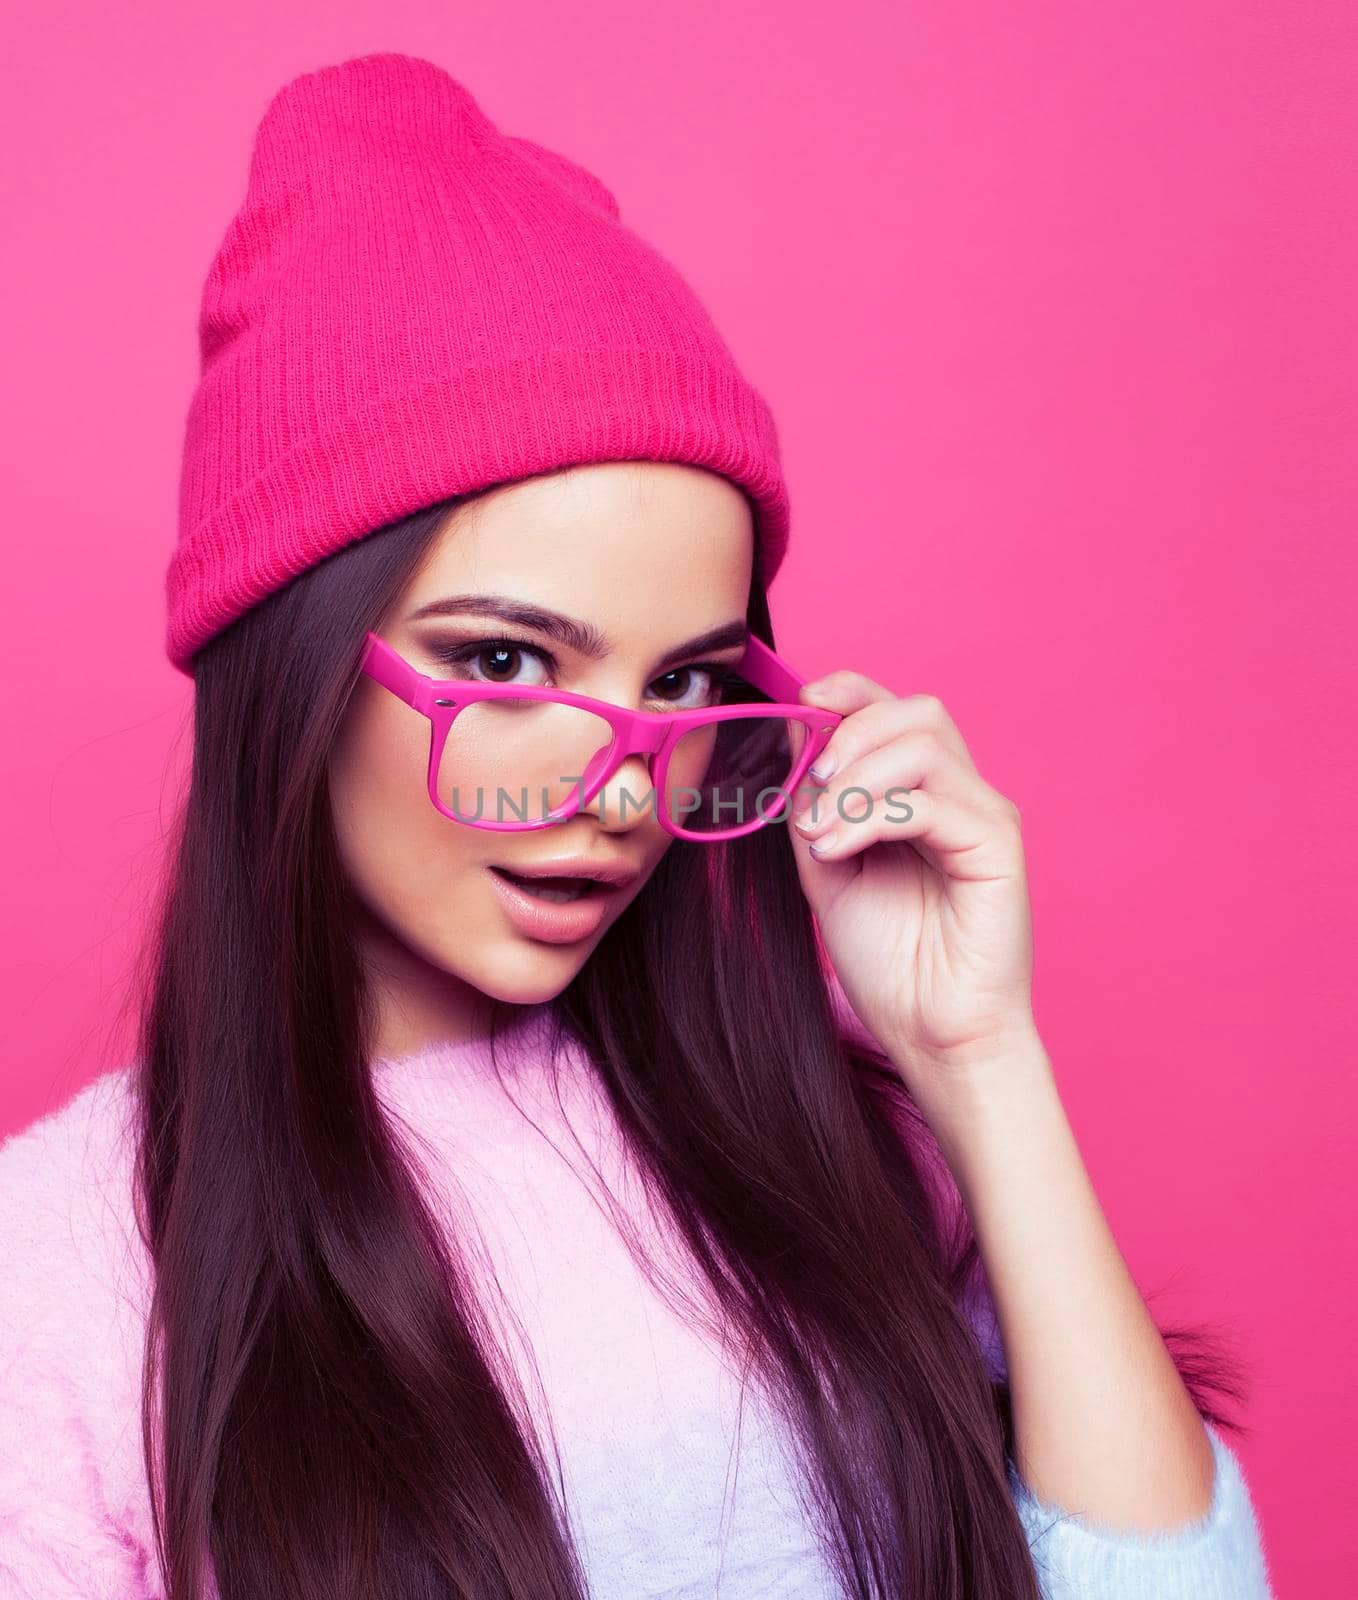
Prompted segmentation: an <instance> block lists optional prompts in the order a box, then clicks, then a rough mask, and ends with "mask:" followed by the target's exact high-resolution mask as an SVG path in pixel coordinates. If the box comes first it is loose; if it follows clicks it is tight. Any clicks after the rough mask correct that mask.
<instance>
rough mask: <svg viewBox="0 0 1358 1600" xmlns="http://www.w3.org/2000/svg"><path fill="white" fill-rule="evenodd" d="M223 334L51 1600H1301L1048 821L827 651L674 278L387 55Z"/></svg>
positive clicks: (27, 1570) (236, 244)
mask: <svg viewBox="0 0 1358 1600" xmlns="http://www.w3.org/2000/svg"><path fill="white" fill-rule="evenodd" d="M200 334H201V343H202V352H203V371H202V376H201V380H200V384H199V388H198V391H197V393H196V394H195V397H194V402H193V406H192V407H191V410H190V413H189V423H188V439H187V442H186V448H185V461H184V480H183V496H182V501H181V533H180V544H179V547H178V549H177V550H176V552H175V556H174V560H173V562H172V564H171V568H170V572H169V581H168V595H169V603H170V622H169V633H168V638H167V648H168V653H169V655H170V658H171V660H172V661H173V662H174V663H175V665H176V666H178V667H179V668H181V669H182V670H184V671H186V672H189V673H191V675H192V677H193V681H194V710H195V740H194V758H193V770H192V781H191V786H190V789H189V793H188V796H187V800H186V803H185V806H184V809H183V813H182V822H181V826H180V828H179V830H178V832H177V836H176V839H175V841H174V848H173V851H172V854H171V857H170V870H169V872H168V875H167V881H166V886H165V894H164V903H163V913H162V915H161V917H160V919H159V921H158V925H157V927H156V929H155V933H154V939H153V940H152V942H151V943H150V945H149V946H148V960H147V964H146V970H145V972H144V974H143V975H142V978H143V980H144V1005H143V1007H142V1022H141V1031H140V1048H139V1050H138V1052H137V1058H136V1060H135V1061H134V1062H133V1063H131V1064H130V1065H128V1066H127V1067H126V1068H123V1069H121V1070H117V1071H111V1072H109V1073H107V1074H105V1076H103V1077H102V1078H100V1079H98V1080H97V1081H96V1082H95V1083H94V1084H92V1085H90V1086H89V1087H88V1088H87V1089H85V1090H84V1091H82V1092H81V1093H80V1094H79V1095H77V1096H76V1097H75V1099H74V1100H73V1101H72V1102H71V1103H70V1104H69V1105H68V1106H66V1107H65V1108H63V1109H62V1110H60V1111H58V1112H55V1113H53V1114H52V1115H50V1116H48V1117H47V1118H45V1119H43V1120H42V1121H41V1122H39V1123H37V1124H35V1125H34V1127H32V1128H31V1129H29V1130H28V1131H26V1132H25V1133H23V1134H21V1135H19V1136H18V1137H16V1138H14V1139H12V1140H11V1141H10V1142H9V1143H8V1144H7V1145H6V1146H5V1148H4V1150H3V1152H0V1184H2V1185H3V1197H4V1205H3V1218H2V1219H0V1226H3V1229H4V1235H5V1237H4V1241H3V1242H4V1259H5V1262H6V1268H7V1277H8V1282H7V1293H6V1296H5V1300H4V1308H3V1311H0V1371H3V1372H4V1374H5V1407H4V1411H3V1414H2V1415H0V1593H3V1594H4V1595H5V1596H42V1597H43V1600H63V1597H70V1600H74V1597H76V1596H80V1597H83V1600H113V1597H115V1596H116V1597H118V1600H129V1597H132V1596H137V1597H149V1596H156V1597H168V1600H200V1597H207V1596H211V1595H220V1596H221V1597H223V1600H237V1597H239V1600H246V1597H248V1600H265V1597H268V1600H284V1597H287V1600H313V1597H314V1600H322V1597H325V1600H333V1597H336V1596H354V1597H358V1596H363V1597H368V1596H379V1595H381V1596H391V1597H396V1596H400V1597H407V1596H409V1597H415V1596H421V1597H425V1596H428V1597H433V1596H459V1597H462V1596H466V1597H469V1600H473V1597H474V1600H489V1597H496V1600H499V1597H504V1600H510V1597H513V1600H545V1597H553V1600H556V1597H561V1600H566V1597H577V1596H583V1595H585V1594H592V1595H593V1596H595V1597H596V1600H604V1597H609V1600H624V1597H626V1600H639V1597H643V1596H648V1595H654V1596H660V1595H664V1596H666V1597H678V1596H685V1597H693V1600H697V1597H698V1596H703V1597H707V1596H714V1595H722V1596H731V1597H733V1600H743V1597H753V1596H756V1595H759V1596H772V1595H779V1596H787V1597H792V1596H797V1597H812V1596H815V1597H830V1596H854V1597H861V1600H869V1597H878V1596H880V1597H885V1596H892V1597H896V1596H902V1595H910V1596H918V1597H920V1600H935V1597H937V1600H942V1597H956V1600H961V1597H967V1600H973V1597H974V1600H981V1597H985V1600H1014V1597H1027V1600H1035V1597H1037V1596H1039V1595H1045V1596H1049V1597H1057V1596H1071V1597H1073V1596H1077V1595H1078V1596H1081V1597H1086V1600H1128V1597H1133V1596H1138V1597H1139V1596H1151V1595H1154V1596H1157V1597H1160V1600H1165V1597H1188V1596H1192V1597H1194V1600H1211V1597H1214V1596H1215V1597H1225V1596H1231V1597H1232V1600H1259V1597H1266V1596H1267V1595H1268V1594H1269V1592H1270V1591H1269V1584H1268V1578H1267V1574H1266V1570H1265V1562H1264V1556H1263V1551H1262V1546H1261V1541H1260V1535H1259V1529H1258V1525H1257V1521H1256V1518H1255V1515H1254V1510H1253V1506H1252V1504H1251V1501H1250V1496H1249V1493H1248V1489H1247V1486H1246V1484H1245V1481H1244V1478H1243V1475H1242V1472H1241V1468H1240V1463H1239V1461H1238V1459H1237V1458H1236V1456H1235V1454H1234V1453H1233V1451H1232V1450H1231V1449H1230V1447H1229V1446H1228V1445H1227V1443H1226V1442H1225V1438H1224V1431H1223V1430H1224V1429H1225V1428H1226V1427H1228V1426H1230V1425H1231V1424H1228V1422H1227V1419H1226V1417H1225V1416H1224V1415H1223V1414H1222V1413H1221V1412H1220V1411H1219V1410H1218V1409H1217V1408H1216V1407H1215V1405H1214V1404H1213V1401H1212V1398H1211V1396H1212V1394H1213V1393H1216V1394H1225V1395H1227V1396H1232V1395H1234V1396H1235V1398H1237V1399H1238V1398H1239V1394H1238V1390H1237V1389H1236V1388H1233V1386H1232V1383H1231V1381H1230V1379H1229V1376H1228V1374H1227V1372H1226V1370H1225V1368H1224V1367H1222V1366H1221V1365H1220V1364H1216V1365H1214V1364H1213V1362H1212V1361H1211V1359H1210V1358H1209V1357H1208V1356H1206V1355H1205V1354H1204V1353H1203V1350H1202V1349H1201V1348H1198V1349H1194V1347H1193V1346H1192V1345H1191V1342H1190V1341H1188V1340H1187V1339H1186V1337H1185V1336H1184V1335H1183V1334H1182V1333H1179V1334H1176V1335H1172V1336H1170V1342H1171V1343H1174V1344H1175V1345H1177V1346H1178V1347H1179V1353H1178V1354H1176V1355H1174V1356H1171V1354H1170V1350H1169V1347H1168V1344H1167V1339H1166V1336H1165V1335H1163V1334H1162V1332H1161V1331H1160V1330H1159V1329H1158V1328H1157V1327H1156V1326H1155V1324H1154V1323H1153V1321H1152V1320H1151V1318H1150V1316H1149V1313H1148V1312H1147V1309H1146V1307H1145V1305H1144V1304H1143V1302H1142V1300H1141V1298H1140V1296H1139V1294H1138V1292H1137V1290H1136V1288H1135V1286H1134V1284H1133V1282H1132V1281H1131V1278H1130V1276H1129V1274H1128V1272H1127V1270H1126V1268H1125V1266H1124V1264H1123V1262H1122V1259H1121V1256H1120V1255H1119V1252H1118V1249H1117V1247H1116V1244H1115V1242H1114V1240H1113V1239H1112V1237H1111V1236H1110V1233H1109V1230H1108V1227H1107V1224H1106V1223H1105V1221H1104V1219H1103V1216H1102V1214H1101V1212H1100V1209H1099V1206H1098V1202H1097V1200H1096V1198H1095V1196H1094V1193H1093V1191H1092V1189H1091V1186H1090V1183H1089V1180H1088V1177H1087V1175H1086V1173H1085V1170H1084V1167H1083V1165H1082V1162H1081V1159H1080V1155H1079V1152H1078V1150H1077V1147H1076V1144H1075V1141H1074V1139H1073V1137H1072V1135H1071V1131H1070V1127H1069V1124H1068V1122H1067V1121H1066V1118H1065V1115H1064V1112H1063V1109H1062V1105H1061V1101H1060V1098H1059V1095H1058V1092H1057V1088H1056V1085H1055V1082H1054V1077H1053V1072H1052V1066H1051V1062H1050V1060H1049V1058H1048V1056H1047V1054H1046V1051H1045V1049H1044V1047H1043V1043H1042V1040H1041V1038H1040V1036H1039V1033H1038V1030H1037V1028H1036V1026H1035V1023H1034V1019H1033V1013H1032V1008H1031V996H1030V971H1031V948H1030V923H1029V908H1028V897H1027V892H1026V886H1025V876H1024V857H1023V846H1022V839H1021V834H1020V829H1019V815H1018V810H1017V808H1016V807H1015V805H1014V804H1013V803H1012V801H1011V800H1009V799H1008V798H1007V797H1006V796H1004V795H1002V794H999V793H997V792H996V791H995V789H994V788H992V787H991V786H990V785H989V784H988V783H987V782H986V781H985V780H984V778H983V777H982V776H981V775H980V773H979V772H978V771H977V768H976V765H975V763H974V761H973V760H972V757H971V754H970V752H969V750H968V748H967V745H966V743H965V741H964V739H963V737H962V735H961V733H960V732H959V730H958V728H957V726H956V724H955V723H954V721H953V720H952V718H951V717H950V716H949V714H948V712H947V711H946V709H945V708H944V706H943V705H941V704H940V703H939V701H938V700H937V699H935V698H933V697H932V696H930V695H927V694H919V693H911V694H906V695H897V694H895V693H893V692H892V691H891V690H889V689H888V688H886V687H884V686H883V685H881V684H879V683H876V682H874V681H872V680H871V679H869V678H866V677H864V676H863V675H861V674H860V673H858V672H855V671H853V670H851V669H846V670H842V671H837V672H834V673H831V674H829V675H828V676H826V677H824V678H821V679H820V680H818V681H817V682H815V683H812V684H804V683H803V682H802V681H801V680H800V679H799V677H798V676H797V674H796V672H795V670H794V668H793V667H792V666H791V665H790V664H789V663H787V662H786V661H783V660H782V659H781V658H780V657H779V656H778V655H777V654H776V653H775V652H774V650H773V634H772V629H771V626H770V620H769V609H768V602H767V589H768V584H769V580H770V579H771V577H772V575H773V573H774V572H775V571H776V569H777V566H778V563H779V561H780V559H781V557H782V554H783V550H784V548H785V543H786V534H787V521H788V518H787V501H786V495H785V491H784V486H783V482H782V477H781V473H780V470H779V465H778V452H777V444H776V436H775V433H774V429H773V425H772V421H771V419H770V418H769V415H768V412H767V409H766V407H765V406H764V403H763V401H762V400H761V398H760V397H759V395H758V393H757V392H756V391H755V390H753V389H752V388H751V387H750V386H749V385H748V384H747V383H746V382H745V381H744V380H743V379H742V378H741V376H740V375H739V373H738V372H737V370H736V368H735V366H734V363H733V362H732V359H731V356H730V353H729V351H728V350H727V349H726V347H725V345H724V344H723V343H722V341H721V340H720V338H719V337H718V335H717V334H716V331H715V329H714V328H713V327H712V325H711V323H710V322H709V321H708V319H707V317H706V315H705V313H704V312H703V310H702V308H701V307H700V305H699V304H698V302H697V301H696V300H695V299H694V297H693V296H692V294H691V293H690V292H689V291H688V290H687V288H686V287H685V286H684V285H683V283H682V281H681V280H680V279H679V278H678V276H677V274H676V273H675V272H674V269H673V268H672V267H671V266H670V265H669V264H668V263H667V262H665V261H664V259H663V258H662V257H660V256H659V255H658V254H656V253H655V252H654V251H653V250H651V249H650V248H649V247H648V246H646V245H644V244H643V243H642V242H641V241H640V240H639V239H638V238H637V237H636V236H635V235H634V234H632V233H631V232H630V231H629V230H628V229H626V228H625V226H624V225H623V224H622V223H621V221H620V219H619V216H618V209H617V205H616V202H615V201H614V200H613V197H612V196H611V195H610V194H609V193H608V191H607V190H606V189H605V188H604V187H603V186H602V185H601V184H600V183H599V182H598V180H597V179H595V178H593V177H592V176H591V175H590V174H588V173H587V172H585V171H584V170H583V169H582V168H580V167H578V166H575V165H574V164H573V163H570V162H568V161H567V160H566V159H565V158H564V157H561V156H558V155H555V154H553V153H552V152H550V151H546V150H544V149H542V147H540V146H537V145H534V144H531V143H530V142H528V141H525V140H520V139H514V138H511V137H507V136H505V135H503V134H501V133H500V132H499V131H498V130H497V129H495V128H494V126H493V125H492V124H491V123H490V122H489V120H488V119H487V118H486V117H485V115H484V113H482V112H481V110H480V108H479V107H478V106H477V105H476V103H475V101H474V100H473V99H472V97H471V96H470V95H469V94H468V93H467V91H466V90H465V89H464V88H463V87H462V86H461V85H460V84H457V83H456V82H455V81H454V80H453V79H451V78H449V77H448V76H447V75H446V74H445V73H443V72H442V71H440V70H439V69H438V68H436V67H434V66H432V65H431V64H429V63H427V62H422V61H418V60H414V59H411V58H408V57H404V56H398V55H378V56H370V57H363V58H359V59H357V60H355V61H350V62H346V63H344V64H342V65H340V66H337V67H332V68H328V69H326V70H324V71H322V72H319V73H313V74H309V75H307V76H306V77H303V78H301V79H298V80H296V81H295V82H294V83H292V84H290V85H288V86H287V87H286V88H285V89H284V90H283V91H281V92H280V94H279V95H278V96H277V97H276V98H275V99H274V101H273V102H272V103H271V105H270V107H269V109H268V111H267V112H266V114H265V117H264V120H263V122H262V124H261V127H260V130H259V135H258V138H257V140H256V144H255V150H254V156H253V160H252V163H251V169H250V183H249V189H248V192H247V196H246V200H245V203H244V205H243V206H242V209H241V211H240V213H239V214H238V216H237V217H236V218H235V219H234V220H233V222H232V225H231V228H230V229H229V231H228V233H227V236H226V239H225V240H224V242H223V245H222V248H221V250H220V251H219V252H218V255H217V257H216V258H215V260H214V262H213V265H212V268H211V271H210V273H209V277H208V282H207V287H206V290H205V295H204V305H203V315H202V322H201V328H200Z"/></svg>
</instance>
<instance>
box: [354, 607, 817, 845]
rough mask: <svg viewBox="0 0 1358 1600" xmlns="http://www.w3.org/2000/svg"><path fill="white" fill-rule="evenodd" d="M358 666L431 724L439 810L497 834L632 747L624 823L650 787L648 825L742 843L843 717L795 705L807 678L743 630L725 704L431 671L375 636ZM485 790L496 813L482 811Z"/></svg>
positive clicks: (726, 676) (577, 792) (600, 781)
mask: <svg viewBox="0 0 1358 1600" xmlns="http://www.w3.org/2000/svg"><path fill="white" fill-rule="evenodd" d="M361 667H362V670H363V672H364V673H366V674H367V676H368V677H370V678H373V679H375V680H376V682H378V683H380V684H381V685H382V686H383V687H384V688H386V689H389V690H390V691H391V692H392V694H394V695H395V696H396V697H397V698H398V699H399V700H402V701H404V703H405V704H406V705H408V706H411V707H412V708H413V709H414V710H416V711H418V712H419V713H420V715H421V716H424V717H427V718H428V719H429V729H430V743H429V771H428V789H429V798H430V800H431V801H433V803H434V806H435V807H436V809H437V810H438V811H440V812H441V813H442V814H443V815H444V816H445V817H448V818H450V819H451V820H452V821H454V822H461V823H465V824H467V825H468V826H471V827H476V828H492V829H495V830H497V831H500V832H521V831H523V830H525V829H530V828H547V827H551V826H553V825H554V824H556V823H558V822H564V821H565V820H566V819H567V818H568V817H572V816H574V815H575V813H576V812H577V811H578V810H579V809H580V808H581V807H582V806H585V805H588V804H589V802H590V801H591V800H593V798H594V797H595V795H597V794H598V793H599V791H600V790H601V789H602V788H603V786H604V785H605V784H606V783H607V782H608V780H609V779H610V778H611V777H612V776H613V775H614V773H616V772H617V770H618V768H619V767H621V766H622V764H623V762H624V761H626V760H627V759H628V758H629V757H630V756H642V757H644V758H645V760H646V766H647V770H648V772H649V774H650V780H651V786H652V787H651V791H650V793H648V794H647V795H646V796H644V797H642V802H643V803H642V804H640V805H638V804H635V803H633V804H632V805H631V806H630V807H629V799H631V797H629V795H628V794H627V793H626V792H625V791H624V794H623V796H622V802H621V807H620V814H621V816H622V818H623V819H624V820H625V818H626V816H627V814H628V812H629V809H631V810H633V811H637V812H640V811H643V810H644V809H645V806H646V805H647V804H649V803H650V801H651V798H652V796H654V797H655V812H656V817H657V820H658V821H659V822H660V824H661V826H662V827H663V828H664V829H665V830H666V831H667V832H668V833H671V834H673V835H674V836H675V838H678V839H696V840H701V841H703V842H705V843H716V842H718V841H720V840H723V839H735V838H739V837H740V836H741V835H743V834H747V833H753V832H754V830H755V829H756V828H761V827H763V826H764V825H765V824H766V823H769V822H773V821H775V820H777V818H778V817H779V816H780V815H781V814H782V812H783V810H784V808H785V807H786V806H787V805H788V803H789V801H790V800H791V799H792V798H794V797H795V795H796V791H797V786H798V784H799V783H800V782H801V780H802V778H803V777H804V776H805V774H806V771H807V769H808V768H809V767H810V766H811V764H812V762H813V761H814V760H815V759H816V757H817V756H818V755H819V754H820V752H821V751H822V750H823V749H824V748H825V746H826V743H827V742H828V741H829V738H830V735H831V733H832V732H833V731H834V729H835V728H836V727H837V726H838V725H839V723H840V722H841V721H842V720H843V719H842V717H841V715H840V714H839V713H838V712H834V711H821V710H817V709H816V707H814V706H803V705H798V704H797V693H798V691H799V690H800V689H801V687H802V684H803V682H804V681H805V680H804V679H802V678H799V677H798V676H797V674H796V673H795V672H793V670H792V669H791V667H789V666H788V664H787V663H786V662H785V661H784V660H783V659H782V658H781V657H780V656H779V655H777V654H776V652H774V651H773V650H771V649H769V647H768V646H767V645H766V644H765V643H764V642H763V641H762V640H761V639H757V638H755V637H754V635H753V634H751V635H750V638H749V642H748V644H747V647H746V651H745V654H744V656H743V657H742V658H741V660H740V661H739V663H738V664H737V665H736V666H735V667H734V668H723V669H721V670H720V672H719V673H718V675H717V676H718V678H719V688H720V690H721V693H722V703H721V704H720V705H710V706H703V707H698V708H693V709H686V710H680V711H629V710H627V709H626V708H625V707H623V706H616V705H613V704H611V703H610V702H609V701H607V700H596V699H593V698H591V697H590V696H588V695H582V694H572V693H571V692H570V691H569V690H566V689H547V688H541V687H538V686H536V685H523V686H520V685H519V684H513V683H479V682H468V681H467V680H466V679H462V678H459V679H455V680H451V681H445V680H442V679H437V678H431V677H428V676H426V675H425V674H424V673H422V672H418V671H416V669H415V668H414V667H412V666H411V665H410V663H409V662H408V661H406V660H405V658H404V657H403V656H401V655H399V654H398V653H397V652H396V651H395V650H393V649H392V647H391V646H390V645H389V644H388V643H387V642H386V640H385V639H382V638H380V637H379V636H378V635H377V634H376V633H369V634H368V635H367V638H366V640H365V642H364V646H363V656H362V661H361ZM672 670H673V671H685V670H691V671H703V672H709V673H710V672H711V670H712V669H710V668H707V667H703V668H699V667H693V668H689V669H685V668H674V669H672ZM731 702H735V703H731ZM488 794H490V795H493V796H494V815H493V816H487V815H486V814H485V808H486V797H487V795H488ZM469 795H474V796H475V807H474V809H469V806H468V797H469ZM506 811H507V812H508V813H509V814H510V817H511V819H512V820H505V813H506ZM723 823H726V824H727V825H725V826H723Z"/></svg>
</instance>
